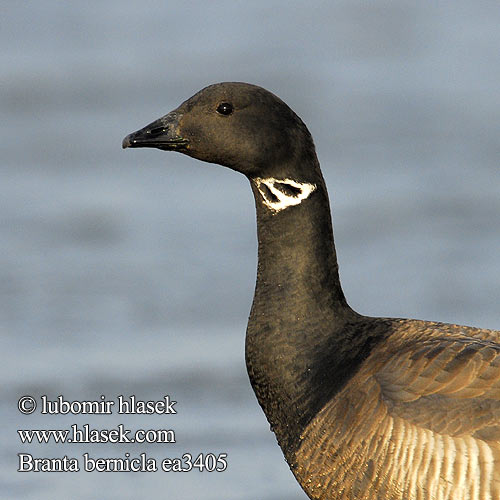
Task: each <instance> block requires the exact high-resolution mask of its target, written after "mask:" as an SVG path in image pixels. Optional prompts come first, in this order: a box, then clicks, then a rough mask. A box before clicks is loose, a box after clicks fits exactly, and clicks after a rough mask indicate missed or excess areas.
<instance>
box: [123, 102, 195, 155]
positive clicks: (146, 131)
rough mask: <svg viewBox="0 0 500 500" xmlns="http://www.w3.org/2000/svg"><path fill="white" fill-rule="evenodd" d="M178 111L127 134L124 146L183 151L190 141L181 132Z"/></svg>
mask: <svg viewBox="0 0 500 500" xmlns="http://www.w3.org/2000/svg"><path fill="white" fill-rule="evenodd" d="M181 116H182V115H180V114H179V113H178V112H176V111H172V112H171V113H169V114H168V115H165V116H162V117H161V118H159V119H158V120H156V121H154V122H153V123H150V124H149V125H146V126H145V127H144V128H141V130H138V131H137V132H132V133H131V134H129V135H127V137H125V139H123V142H122V148H123V149H125V148H158V149H163V150H164V151H182V150H183V149H185V148H186V145H187V144H188V141H187V140H186V139H184V138H183V137H182V136H181V135H180V134H179V118H180V117H181Z"/></svg>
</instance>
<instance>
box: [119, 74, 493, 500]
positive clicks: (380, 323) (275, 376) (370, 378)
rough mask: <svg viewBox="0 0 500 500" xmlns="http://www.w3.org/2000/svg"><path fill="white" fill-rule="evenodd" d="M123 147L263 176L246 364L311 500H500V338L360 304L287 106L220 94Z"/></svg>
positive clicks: (302, 132)
mask: <svg viewBox="0 0 500 500" xmlns="http://www.w3.org/2000/svg"><path fill="white" fill-rule="evenodd" d="M123 147H157V148H160V149H165V150H176V151H179V152H182V153H184V154H187V155H189V156H192V157H194V158H198V159H200V160H203V161H207V162H211V163H219V164H221V165H225V166H227V167H230V168H232V169H233V170H236V171H238V172H241V173H243V174H244V175H246V176H247V178H248V179H249V180H250V185H251V188H252V191H253V193H254V196H255V204H256V209H257V227H258V240H259V263H258V270H257V284H256V289H255V297H254V301H253V305H252V311H251V314H250V319H249V322H248V329H247V337H246V362H247V368H248V373H249V376H250V381H251V383H252V387H253V389H254V391H255V394H256V395H257V399H258V400H259V403H260V405H261V406H262V408H263V410H264V412H265V414H266V416H267V418H268V420H269V422H270V424H271V427H272V429H273V431H274V432H275V434H276V437H277V440H278V443H279V445H280V446H281V448H282V450H283V453H284V455H285V458H286V460H287V462H288V464H289V465H290V468H291V469H292V472H293V473H294V475H295V477H296V478H297V480H298V481H299V483H300V484H301V486H302V488H303V489H304V491H305V492H306V493H307V495H308V496H309V497H310V498H313V499H348V500H361V499H364V500H417V499H418V500H465V499H469V498H470V499H476V500H500V332H498V331H493V330H480V329H476V328H470V327H465V326H458V325H449V324H442V323H432V322H426V321H417V320H408V319H386V318H370V317H366V316H362V315H360V314H358V313H356V312H355V311H353V310H352V309H351V308H350V307H349V305H348V304H347V302H346V300H345V298H344V294H343V292H342V289H341V286H340V281H339V276H338V266H337V259H336V254H335V246H334V243H333V231H332V225H331V219H330V208H329V202H328V195H327V192H326V187H325V183H324V181H323V178H322V175H321V171H320V168H319V163H318V160H317V158H316V153H315V150H314V145H313V140H312V138H311V136H310V134H309V132H308V130H307V128H306V126H305V125H304V124H303V123H302V121H301V120H300V118H299V117H297V115H295V113H294V112H293V111H292V110H291V109H290V108H289V107H288V106H287V105H286V104H285V103H283V102H282V101H281V100H280V99H278V98H277V97H276V96H274V95H273V94H271V93H270V92H267V91H266V90H264V89H262V88H260V87H256V86H253V85H248V84H244V83H221V84H216V85H211V86H209V87H207V88H205V89H203V90H202V91H200V92H198V93H197V94H196V95H194V96H193V97H191V98H190V99H188V100H187V101H186V102H184V103H183V104H181V105H180V106H179V107H178V108H177V109H176V110H175V111H173V112H171V113H169V114H167V115H166V116H164V117H162V118H160V119H159V120H157V121H155V122H153V123H152V124H150V125H148V126H147V127H145V128H143V129H141V130H139V131H138V132H135V133H133V134H130V135H129V136H127V137H126V138H125V139H124V141H123Z"/></svg>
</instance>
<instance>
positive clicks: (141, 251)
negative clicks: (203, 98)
mask: <svg viewBox="0 0 500 500" xmlns="http://www.w3.org/2000/svg"><path fill="white" fill-rule="evenodd" d="M0 25H1V30H0V42H1V47H2V49H1V53H0V54H1V55H0V62H1V65H0V75H1V89H0V99H1V101H0V102H1V109H2V117H3V118H2V120H1V123H0V127H1V134H2V146H1V150H2V154H1V164H0V169H1V170H0V172H1V174H0V175H1V181H0V189H1V194H0V206H1V210H0V233H1V234H0V295H1V301H0V328H1V338H2V343H1V346H2V347H1V351H2V362H1V366H0V373H1V377H2V386H1V391H2V397H1V399H0V410H1V428H2V432H1V433H0V439H1V440H2V446H1V452H0V460H1V462H0V483H1V490H0V497H1V498H5V499H9V500H14V499H24V500H31V499H33V500H35V499H36V500H54V499H61V500H66V499H72V500H80V499H94V498H99V499H100V500H108V499H109V500H112V499H121V500H127V499H141V498H169V499H204V500H216V499H217V500H218V499H231V500H256V499H257V500H285V499H286V500H292V499H294V500H295V499H296V500H299V499H304V498H305V495H304V494H303V493H302V492H301V490H300V488H299V487H298V486H297V484H296V483H295V481H294V479H293V478H292V475H291V473H290V472H289V470H288V467H287V465H286V464H285V462H284V460H283V458H282V455H281V452H280V450H279V448H278V446H277V445H276V443H275V439H274V437H273V434H272V433H271V432H269V426H268V424H267V422H266V420H265V417H264V415H263V414H262V412H261V410H260V408H259V407H258V405H257V402H256V400H255V398H254V395H253V393H252V390H251V388H250V385H249V382H248V380H247V376H246V371H245V366H244V356H243V350H244V333H245V326H246V319H247V317H248V313H249V310H250V304H251V300H252V294H253V287H254V281H255V268H256V250H257V248H256V236H255V221H254V218H255V215H254V206H253V199H252V196H251V192H250V189H249V186H248V182H247V181H246V179H245V178H244V177H243V176H240V175H238V174H236V173H234V172H231V171H229V170H227V169H224V168H220V167H216V166H212V165H208V164H203V163H200V162H196V161H194V160H192V159H189V158H187V157H183V156H181V155H177V154H174V153H169V154H167V153H164V152H161V151H156V150H146V149H143V150H127V151H122V149H121V140H122V138H123V136H125V135H126V134H127V133H129V132H131V131H133V130H136V129H138V128H140V127H142V126H144V125H145V124H147V123H149V122H150V121H152V120H153V119H155V118H157V117H159V116H161V115H162V114H164V113H166V112H168V111H170V110H171V109H173V108H175V107H176V106H177V105H178V104H179V103H180V102H181V101H183V100H184V99H186V98H188V97H189V96H191V95H192V94H193V93H194V92H196V91H197V90H199V89H200V88H202V87H204V86H205V85H207V84H210V83H214V82H217V81H227V80H231V81H248V82H252V83H255V84H258V85H261V86H264V87H266V88H268V89H269V90H271V91H273V92H274V93H276V94H278V95H279V96H280V97H281V98H282V99H283V100H285V101H286V102H287V103H288V104H289V105H290V106H291V107H292V108H293V109H294V110H295V111H296V112H297V113H298V114H299V115H300V116H301V117H302V118H303V120H304V121H305V122H306V124H307V125H308V126H309V128H310V130H311V132H312V134H313V136H314V138H315V142H316V145H317V150H318V155H319V158H320V161H321V164H322V167H323V171H324V174H325V178H326V181H327V184H328V187H329V191H330V197H331V202H332V206H333V220H334V227H335V236H336V245H337V250H338V255H339V260H340V269H341V278H342V282H343V286H344V289H345V293H346V296H347V297H348V300H349V302H350V303H351V305H352V306H353V307H354V308H355V309H357V310H358V311H360V312H362V313H365V314H370V315H377V316H403V317H416V318H422V319H431V320H439V321H446V322H456V323H463V324H468V325H474V326H481V327H486V328H497V329H498V328H500V314H499V307H498V304H499V299H500V252H499V251H498V249H499V247H500V168H499V159H500V126H499V125H500V86H499V81H500V57H499V50H500V30H499V26H500V9H499V8H498V3H497V2H493V1H485V0H480V1H476V2H468V1H461V0H447V1H442V2H413V1H408V0H400V1H397V2H393V1H383V0H375V1H371V2H361V1H358V0H344V1H332V2H326V1H324V2H320V1H318V2H312V3H309V2H296V1H287V2H284V1H260V0H257V1H255V2H239V1H215V2H202V1H188V2H168V1H149V0H146V1H143V2H133V1H129V0H122V1H107V2H81V1H80V2H79V1H74V2H55V1H44V0H42V1H23V2H14V1H8V0H7V1H4V2H2V15H1V20H0ZM25 394H30V395H32V396H35V397H37V398H38V397H40V395H42V394H46V395H48V396H49V398H52V399H53V398H55V397H57V396H58V395H60V394H62V395H64V397H65V398H66V399H67V400H78V399H80V400H81V399H98V398H99V397H100V395H101V394H102V395H105V396H106V397H107V398H108V399H111V400H114V399H115V398H116V396H117V395H119V394H124V395H130V394H135V395H136V396H137V397H138V398H139V399H143V400H148V399H154V400H156V399H161V398H162V397H163V395H164V394H169V395H171V397H172V398H173V399H175V400H176V401H177V402H178V403H177V406H176V409H177V412H178V413H177V414H176V415H166V416H136V417H128V418H125V416H123V415H122V416H120V415H116V414H113V415H110V416H99V415H96V416H91V415H87V416H84V415H82V416H58V417H55V416H46V415H40V413H39V412H36V413H35V414H33V415H29V416H24V415H21V414H20V413H19V412H18V411H17V408H16V403H17V400H18V398H19V397H20V396H22V395H25ZM73 423H76V424H78V425H80V426H81V425H83V424H85V423H88V424H90V425H91V427H95V428H111V427H116V426H117V425H118V424H120V423H123V424H125V426H126V427H128V428H131V429H137V428H145V429H149V428H152V429H159V428H167V429H174V430H175V431H176V440H177V443H176V444H163V445H160V444H149V445H133V446H129V445H125V444H116V445H104V444H92V445H91V444H89V445H80V446H77V445H70V444H66V445H61V444H57V445H56V444H50V445H49V444H44V445H33V444H32V445H28V444H24V445H23V444H21V443H20V441H19V438H18V435H17V433H16V429H19V428H24V429H57V428H67V427H69V425H71V424H73ZM85 452H88V453H89V454H90V455H91V456H92V457H124V454H125V453H126V452H129V453H130V454H131V455H132V456H138V455H139V454H140V453H141V452H146V453H147V454H148V456H151V457H156V458H158V459H161V458H163V457H166V456H169V457H175V456H180V454H182V453H183V452H191V453H192V454H193V455H196V454H198V453H200V452H205V453H207V452H213V453H222V452H225V453H227V454H228V464H229V466H228V469H227V471H225V472H222V473H207V472H203V473H200V472H195V471H193V472H190V473H184V474H183V473H164V472H156V473H88V472H80V473H51V474H49V473H41V472H39V473H34V472H31V473H20V472H16V469H17V467H18V458H17V453H31V454H32V455H33V456H34V457H62V456H64V455H67V456H73V457H81V455H82V454H83V453H85Z"/></svg>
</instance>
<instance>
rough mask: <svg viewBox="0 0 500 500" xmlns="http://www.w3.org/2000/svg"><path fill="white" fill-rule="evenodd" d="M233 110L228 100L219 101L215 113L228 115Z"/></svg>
mask: <svg viewBox="0 0 500 500" xmlns="http://www.w3.org/2000/svg"><path fill="white" fill-rule="evenodd" d="M232 112H233V105H232V104H230V103H228V102H221V103H220V104H219V105H218V106H217V113H219V114H220V115H226V116H227V115H230V114H231V113H232Z"/></svg>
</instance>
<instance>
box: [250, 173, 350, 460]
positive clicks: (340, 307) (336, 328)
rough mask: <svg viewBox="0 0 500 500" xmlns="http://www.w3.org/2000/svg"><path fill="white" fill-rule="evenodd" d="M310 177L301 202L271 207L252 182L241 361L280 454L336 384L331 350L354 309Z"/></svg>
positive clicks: (323, 203) (322, 202)
mask: <svg viewBox="0 0 500 500" xmlns="http://www.w3.org/2000/svg"><path fill="white" fill-rule="evenodd" d="M297 181H301V180H300V179H297ZM315 184H316V186H317V187H316V189H315V191H313V192H312V193H311V194H310V195H309V197H308V198H307V199H305V200H303V201H302V202H301V203H300V204H299V205H296V206H291V207H289V208H286V209H284V210H282V211H279V212H273V211H271V210H270V209H269V208H268V207H267V206H266V205H265V204H264V203H263V199H262V194H261V193H260V192H259V190H258V189H257V187H256V184H255V182H253V181H251V185H252V190H253V192H254V196H255V201H256V207H257V232H258V240H259V260H258V269H257V285H256V289H255V296H254V301H253V305H252V311H251V314H250V319H249V323H248V330H247V340H246V359H247V368H248V372H249V375H250V380H251V382H252V386H253V388H254V390H255V392H256V395H257V398H258V399H259V402H260V404H261V406H262V407H263V409H264V412H265V413H266V416H267V418H268V420H269V421H270V423H271V426H272V427H273V430H274V431H275V433H276V436H277V438H278V441H279V442H280V445H281V447H282V448H283V450H284V451H285V454H286V451H287V450H289V451H290V450H292V451H293V448H294V446H295V444H294V443H296V439H295V438H296V437H297V436H298V434H300V431H301V430H302V429H303V427H304V426H305V425H306V424H307V423H308V422H309V421H310V420H311V418H312V417H313V416H314V415H315V414H316V413H317V411H319V409H320V408H321V407H322V405H323V404H324V403H325V402H326V401H327V400H328V399H329V398H330V397H331V396H332V394H333V393H334V392H336V390H338V386H339V384H340V383H341V381H340V380H337V379H335V374H336V372H337V370H336V366H335V364H336V363H337V364H339V365H340V364H341V363H342V360H341V359H340V358H339V357H338V356H337V355H336V350H337V347H338V344H339V343H340V342H342V330H343V326H344V325H345V323H346V322H347V321H349V320H351V319H352V318H353V317H354V316H355V313H354V312H353V311H352V310H351V309H350V308H349V306H348V305H347V303H346V300H345V298H344V294H343V292H342V289H341V286H340V281H339V275H338V266H337V258H336V253H335V246H334V242H333V230H332V224H331V216H330V208H329V202H328V195H327V192H326V187H325V185H324V181H323V179H322V178H321V174H320V173H319V171H318V179H317V180H316V181H315ZM344 340H345V339H344ZM318 387H325V390H323V391H318Z"/></svg>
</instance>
